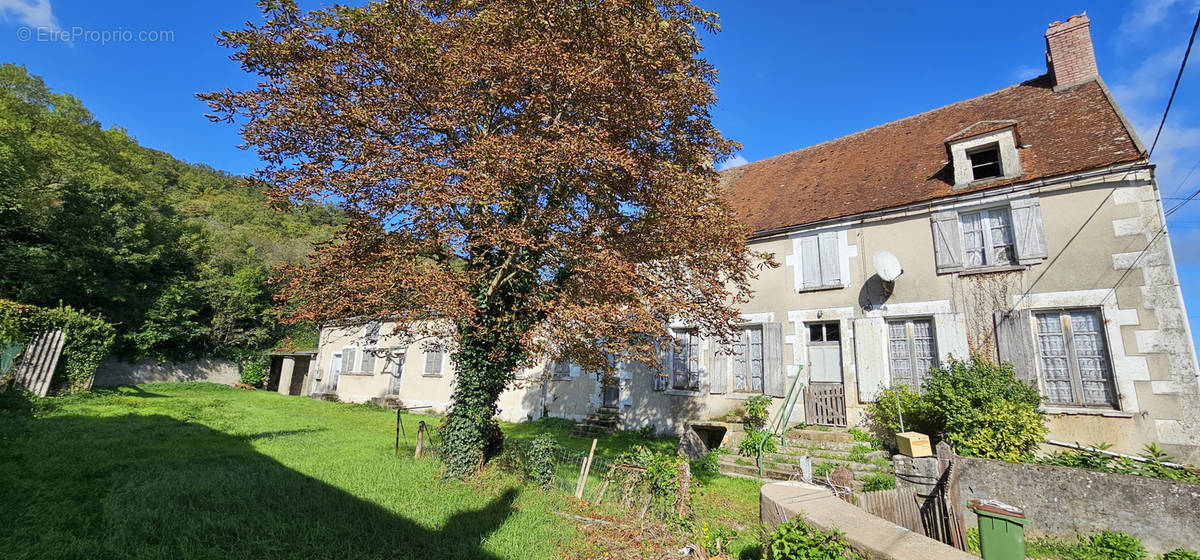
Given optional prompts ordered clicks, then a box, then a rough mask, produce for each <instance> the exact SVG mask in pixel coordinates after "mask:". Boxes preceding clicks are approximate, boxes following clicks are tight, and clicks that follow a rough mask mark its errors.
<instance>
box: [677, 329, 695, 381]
mask: <svg viewBox="0 0 1200 560" xmlns="http://www.w3.org/2000/svg"><path fill="white" fill-rule="evenodd" d="M671 373H672V375H671V387H673V388H675V389H682V390H685V391H696V390H699V389H700V335H699V333H697V332H696V329H676V330H675V352H674V355H673V357H672V360H671Z"/></svg>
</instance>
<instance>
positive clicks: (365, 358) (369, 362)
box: [362, 348, 375, 375]
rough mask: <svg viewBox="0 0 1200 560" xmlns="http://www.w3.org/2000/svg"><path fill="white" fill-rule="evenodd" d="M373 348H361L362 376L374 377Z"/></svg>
mask: <svg viewBox="0 0 1200 560" xmlns="http://www.w3.org/2000/svg"><path fill="white" fill-rule="evenodd" d="M374 350H375V349H374V348H363V355H362V373H363V375H375V353H374Z"/></svg>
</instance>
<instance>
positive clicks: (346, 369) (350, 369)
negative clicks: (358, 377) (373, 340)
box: [338, 346, 362, 375]
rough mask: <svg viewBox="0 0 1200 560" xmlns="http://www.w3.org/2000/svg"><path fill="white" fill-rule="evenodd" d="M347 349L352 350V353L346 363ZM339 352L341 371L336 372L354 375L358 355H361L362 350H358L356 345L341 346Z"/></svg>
mask: <svg viewBox="0 0 1200 560" xmlns="http://www.w3.org/2000/svg"><path fill="white" fill-rule="evenodd" d="M347 350H351V351H353V354H352V355H351V358H350V363H349V364H347V363H346V351H347ZM339 354H341V355H342V368H341V371H339V372H338V375H354V374H355V373H357V371H358V369H357V368H358V362H359V357H360V356H361V355H362V352H360V351H359V347H358V346H343V347H342V351H341V352H339Z"/></svg>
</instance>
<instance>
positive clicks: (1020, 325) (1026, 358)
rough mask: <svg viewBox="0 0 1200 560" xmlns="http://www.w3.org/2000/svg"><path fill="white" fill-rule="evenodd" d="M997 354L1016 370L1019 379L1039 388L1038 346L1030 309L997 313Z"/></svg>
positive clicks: (995, 317)
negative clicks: (1034, 336) (1034, 337)
mask: <svg viewBox="0 0 1200 560" xmlns="http://www.w3.org/2000/svg"><path fill="white" fill-rule="evenodd" d="M993 319H994V320H995V323H996V353H997V354H999V356H1000V361H1001V362H1008V363H1010V364H1012V365H1013V369H1015V370H1016V373H1017V379H1022V380H1024V381H1026V382H1027V383H1030V384H1032V385H1033V386H1035V387H1036V386H1037V359H1038V354H1037V344H1036V343H1035V341H1034V339H1033V326H1032V325H1033V323H1032V312H1031V311H1029V310H1028V309H1023V310H1021V311H1013V312H1012V313H1009V314H1005V313H1004V312H1003V311H996V312H995V314H994V315H993Z"/></svg>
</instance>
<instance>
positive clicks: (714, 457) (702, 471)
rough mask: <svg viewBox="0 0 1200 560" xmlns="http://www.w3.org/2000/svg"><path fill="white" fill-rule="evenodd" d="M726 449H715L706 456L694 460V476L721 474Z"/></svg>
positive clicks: (692, 465)
mask: <svg viewBox="0 0 1200 560" xmlns="http://www.w3.org/2000/svg"><path fill="white" fill-rule="evenodd" d="M722 451H725V450H724V449H713V450H711V451H709V452H708V453H705V454H704V455H701V456H699V457H697V458H695V459H692V464H691V467H692V474H696V475H701V476H704V475H715V474H718V473H720V472H721V461H720V457H721V452H722Z"/></svg>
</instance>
